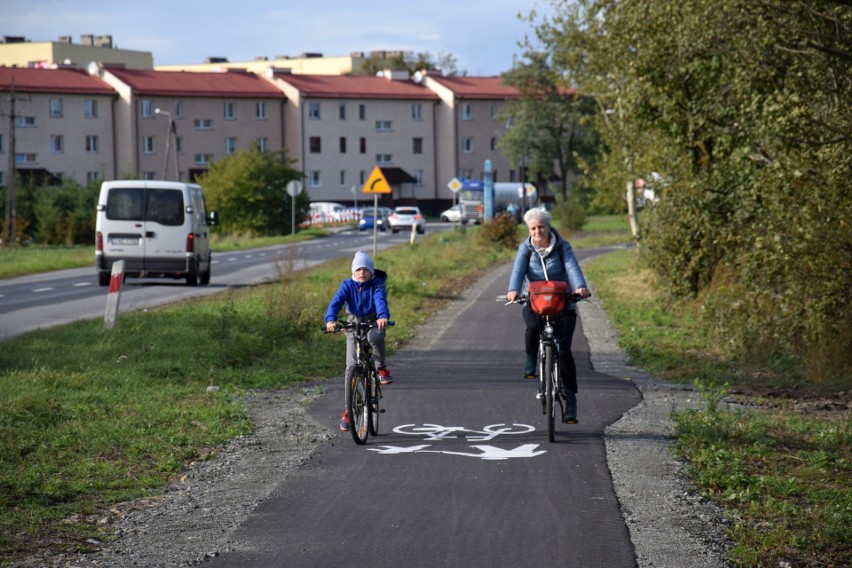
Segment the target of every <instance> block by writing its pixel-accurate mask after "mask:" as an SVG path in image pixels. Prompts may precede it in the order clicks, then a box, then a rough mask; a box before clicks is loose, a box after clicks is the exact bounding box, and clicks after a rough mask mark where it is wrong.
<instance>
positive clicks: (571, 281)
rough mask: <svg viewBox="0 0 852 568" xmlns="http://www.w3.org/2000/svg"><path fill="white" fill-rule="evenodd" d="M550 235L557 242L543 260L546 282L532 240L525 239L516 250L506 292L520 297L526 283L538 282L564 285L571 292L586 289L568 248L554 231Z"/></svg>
mask: <svg viewBox="0 0 852 568" xmlns="http://www.w3.org/2000/svg"><path fill="white" fill-rule="evenodd" d="M550 231H551V234H552V236H553V237H555V239H556V242H555V243H554V245H553V248H552V249H551V251H550V254H548V255H547V256H546V257H544V264H545V266H546V267H547V278H545V276H544V269H543V268H542V266H541V260H540V257H539V255H538V253H537V252H536V250H535V247H534V246H533V244H532V238H531V237H528V238H527V239H526V240H524V242H522V243H521V244H520V246H518V254H516V255H515V263H514V265H513V266H512V275H511V276H510V277H509V292H511V291H512V290H515V291H517V292H518V293H523V292H524V291H525V290H526V282H538V281H539V280H561V281H564V282H567V283H568V289H569V291H570V292H573V291H574V290H576V289H577V288H588V285H587V284H586V279H585V278H584V277H583V271H582V270H581V269H580V263H579V262H577V257H576V256H574V250H573V249H572V248H571V244H570V243H569V242H568V241H566V240H565V239H563V238H562V237H561V236H560V235H559V233H557V232H556V230H555V229H551V230H550ZM559 249H561V250H562V254H559ZM573 308H574V304H573V303H571V304H570V305H569V309H573Z"/></svg>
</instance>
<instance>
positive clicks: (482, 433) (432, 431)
mask: <svg viewBox="0 0 852 568" xmlns="http://www.w3.org/2000/svg"><path fill="white" fill-rule="evenodd" d="M393 431H394V432H396V433H397V434H409V435H412V436H423V435H426V437H425V438H423V439H424V440H427V441H437V440H452V439H456V438H458V437H459V436H457V435H456V434H460V433H462V432H468V433H469V434H470V435H468V436H464V438H466V439H468V440H471V441H475V442H487V441H488V440H493V439H494V438H496V437H497V436H499V435H500V434H528V433H530V432H534V431H535V427H533V426H530V425H528V424H512V425H511V426H507V425H506V424H491V425H490V426H486V427H485V428H483V429H482V430H468V429H467V428H465V427H464V426H440V425H438V424H424V425H423V426H415V425H414V424H403V425H402V426H397V427H396V428H394V429H393Z"/></svg>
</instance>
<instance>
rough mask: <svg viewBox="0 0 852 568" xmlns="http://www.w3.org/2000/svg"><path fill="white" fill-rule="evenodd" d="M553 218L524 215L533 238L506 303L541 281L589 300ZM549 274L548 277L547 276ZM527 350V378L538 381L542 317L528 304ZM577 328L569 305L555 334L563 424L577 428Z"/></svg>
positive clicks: (541, 213)
mask: <svg viewBox="0 0 852 568" xmlns="http://www.w3.org/2000/svg"><path fill="white" fill-rule="evenodd" d="M552 222H553V217H552V216H551V215H550V213H549V212H548V211H546V210H544V209H538V208H536V209H530V210H529V211H527V212H526V213H525V214H524V223H526V225H527V228H528V229H529V233H530V236H529V238H528V239H526V240H525V241H524V242H522V243H521V244H520V246H518V253H517V255H515V264H514V266H513V267H512V275H511V276H510V277H509V291H508V293H507V294H506V300H507V301H509V302H514V301H515V300H516V299H517V298H518V296H519V295H520V294H521V292H522V291H523V290H522V288H525V286H526V285H525V282H537V281H539V280H561V281H564V282H566V283H567V284H568V289H569V290H574V291H575V293H576V294H578V295H580V296H581V297H583V298H588V297H589V296H590V293H589V290H588V287H587V285H586V279H585V278H584V277H583V271H582V270H581V269H580V264H579V263H578V262H577V258H576V257H575V256H574V251H573V250H572V248H571V245H570V243H569V242H568V241H567V240H565V239H563V238H562V237H561V236H560V235H559V233H558V232H556V230H555V229H553V228H552V227H551V224H552ZM545 274H546V276H545ZM523 318H524V323H525V324H526V331H525V333H524V347H525V352H526V361H525V363H524V377H525V378H527V379H534V378H535V366H536V360H537V354H538V340H539V335H540V329H539V321H540V317H539V316H538V315H537V314H535V313H533V312H532V310H531V309H530V305H529V304H525V305H524V309H523ZM576 325H577V311H576V305H575V304H574V303H573V302H568V303H566V308H565V312H564V313H563V314H562V315H561V316H560V317H557V318H556V325H555V332H556V337H557V338H559V368H560V369H562V385H563V389H564V394H565V408H564V410H563V415H562V421H563V422H564V423H566V424H576V423H577V422H578V420H577V369H576V367H575V366H574V357H573V356H572V355H571V339H572V336H573V335H574V327H575V326H576Z"/></svg>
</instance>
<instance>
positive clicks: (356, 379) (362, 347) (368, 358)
mask: <svg viewBox="0 0 852 568" xmlns="http://www.w3.org/2000/svg"><path fill="white" fill-rule="evenodd" d="M392 325H394V322H392V321H389V322H388V327H390V326H392ZM337 327H338V330H339V331H351V332H352V333H354V334H355V360H356V362H355V365H354V366H353V367H352V368H351V369H350V371H349V373H348V374H347V376H346V377H345V380H344V384H345V388H346V410H347V412H348V413H349V431H350V432H351V433H352V439H353V440H355V443H356V444H359V445H360V444H366V443H367V437H368V436H369V435H370V434H372V435H373V436H375V435H377V434H378V432H379V414H381V413H382V412H384V410H382V409H381V408H380V406H379V401H380V400H381V399H382V389H381V386H380V384H379V372H378V371H377V370H376V364H375V361H373V348H372V347H371V346H370V342H369V341H368V340H367V333H368V332H369V331H370V330H371V329H373V328H375V327H376V323H375V322H363V323H359V322H354V321H353V322H350V321H341V322H337ZM322 330H323V333H330V332H329V331H328V330H326V328H323V329H322Z"/></svg>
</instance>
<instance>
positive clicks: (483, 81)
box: [429, 75, 521, 99]
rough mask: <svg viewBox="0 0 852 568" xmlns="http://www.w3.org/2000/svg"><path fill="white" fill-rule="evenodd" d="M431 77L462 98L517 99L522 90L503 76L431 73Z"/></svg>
mask: <svg viewBox="0 0 852 568" xmlns="http://www.w3.org/2000/svg"><path fill="white" fill-rule="evenodd" d="M429 79H430V80H432V81H435V82H437V83H440V84H441V85H443V86H445V87H446V88H448V89H449V90H451V91H452V92H453V93H455V94H456V96H457V97H458V98H460V99H517V98H520V96H521V92H520V91H519V90H518V89H516V88H515V87H510V86H509V85H506V84H504V83H503V79H502V78H501V77H459V76H455V75H454V76H448V77H444V76H441V75H429Z"/></svg>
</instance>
